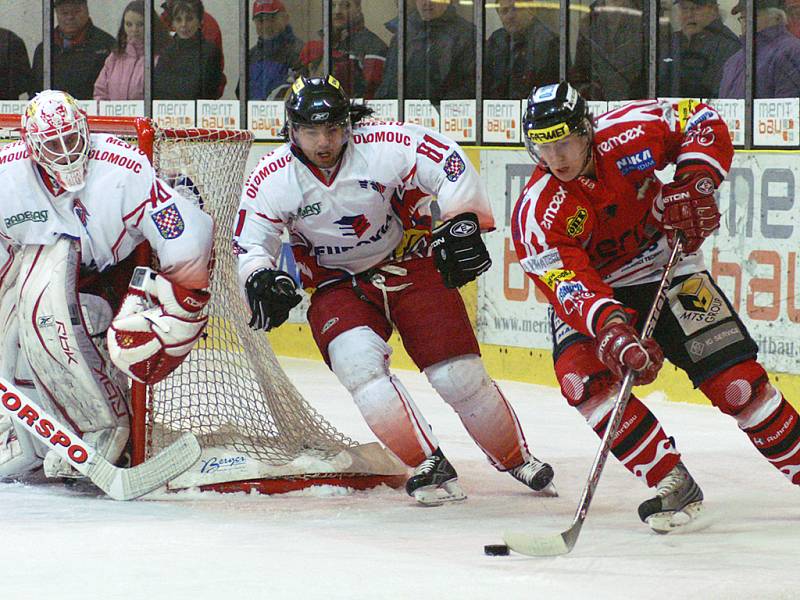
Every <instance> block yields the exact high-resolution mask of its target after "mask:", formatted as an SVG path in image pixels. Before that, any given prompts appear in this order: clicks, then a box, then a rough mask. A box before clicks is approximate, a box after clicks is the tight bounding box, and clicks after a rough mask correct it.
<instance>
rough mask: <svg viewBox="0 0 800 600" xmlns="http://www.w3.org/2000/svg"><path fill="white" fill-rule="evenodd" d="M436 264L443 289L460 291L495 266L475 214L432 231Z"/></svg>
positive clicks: (450, 221) (462, 216) (447, 222)
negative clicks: (482, 237)
mask: <svg viewBox="0 0 800 600" xmlns="http://www.w3.org/2000/svg"><path fill="white" fill-rule="evenodd" d="M432 234H433V239H432V241H431V251H432V252H433V261H434V264H435V265H436V268H437V269H438V271H439V272H440V273H441V274H442V279H444V285H445V286H446V287H449V288H459V287H461V286H462V285H465V284H467V283H469V282H470V281H473V280H474V279H476V278H477V277H478V275H480V274H481V273H483V272H485V271H487V270H488V269H489V267H491V266H492V259H491V257H490V256H489V251H488V250H487V249H486V245H485V244H484V243H483V240H482V239H481V228H480V226H479V225H478V217H477V216H476V215H475V213H462V214H460V215H458V216H456V217H453V218H452V219H449V220H447V221H445V222H444V223H442V224H441V225H439V226H438V227H437V228H436V229H434V230H433V232H432Z"/></svg>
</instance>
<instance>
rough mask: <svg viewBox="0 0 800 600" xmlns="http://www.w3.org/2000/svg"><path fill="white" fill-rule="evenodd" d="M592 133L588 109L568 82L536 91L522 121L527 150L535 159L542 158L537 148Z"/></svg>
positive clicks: (543, 87)
mask: <svg viewBox="0 0 800 600" xmlns="http://www.w3.org/2000/svg"><path fill="white" fill-rule="evenodd" d="M590 131H591V119H590V117H589V107H588V105H587V104H586V101H585V100H584V99H583V98H582V97H581V95H580V94H579V93H578V91H577V90H576V89H575V88H574V87H572V86H571V85H570V84H569V83H567V82H566V81H562V82H561V83H553V84H550V85H543V86H540V87H535V88H533V90H532V91H531V95H530V96H528V107H527V109H526V110H525V116H524V117H523V119H522V132H523V138H524V140H525V147H526V148H527V149H528V152H529V153H530V155H531V156H532V157H533V158H534V160H537V161H538V159H539V156H538V152H537V151H536V149H535V147H536V145H538V144H546V143H548V142H556V141H558V140H560V139H563V138H565V137H567V136H568V135H570V134H571V133H577V134H579V135H586V134H588V133H590Z"/></svg>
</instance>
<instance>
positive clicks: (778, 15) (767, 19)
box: [719, 0, 800, 98]
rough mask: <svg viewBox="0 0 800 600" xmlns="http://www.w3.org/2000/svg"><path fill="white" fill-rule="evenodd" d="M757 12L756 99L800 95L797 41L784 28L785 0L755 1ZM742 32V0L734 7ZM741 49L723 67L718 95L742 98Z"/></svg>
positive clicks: (799, 43)
mask: <svg viewBox="0 0 800 600" xmlns="http://www.w3.org/2000/svg"><path fill="white" fill-rule="evenodd" d="M754 1H755V6H754V10H755V15H756V19H755V20H756V33H755V46H756V60H755V65H754V68H755V73H754V74H753V77H754V78H755V80H756V98H796V97H799V96H800V40H798V39H797V38H796V37H794V36H793V35H792V34H791V33H790V32H789V30H788V29H787V28H786V20H787V18H786V11H784V8H785V6H786V5H785V3H784V0H754ZM731 14H734V15H737V14H738V15H739V24H740V25H741V26H742V35H743V36H744V32H745V26H746V23H745V15H744V2H743V0H739V3H738V4H737V5H736V6H734V7H733V10H731ZM744 62H745V60H744V48H742V49H741V50H739V51H738V52H737V53H736V54H734V55H733V56H731V57H730V58H729V59H728V62H726V63H725V66H724V67H723V69H722V83H720V86H719V96H720V98H744Z"/></svg>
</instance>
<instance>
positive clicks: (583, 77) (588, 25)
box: [0, 0, 800, 104]
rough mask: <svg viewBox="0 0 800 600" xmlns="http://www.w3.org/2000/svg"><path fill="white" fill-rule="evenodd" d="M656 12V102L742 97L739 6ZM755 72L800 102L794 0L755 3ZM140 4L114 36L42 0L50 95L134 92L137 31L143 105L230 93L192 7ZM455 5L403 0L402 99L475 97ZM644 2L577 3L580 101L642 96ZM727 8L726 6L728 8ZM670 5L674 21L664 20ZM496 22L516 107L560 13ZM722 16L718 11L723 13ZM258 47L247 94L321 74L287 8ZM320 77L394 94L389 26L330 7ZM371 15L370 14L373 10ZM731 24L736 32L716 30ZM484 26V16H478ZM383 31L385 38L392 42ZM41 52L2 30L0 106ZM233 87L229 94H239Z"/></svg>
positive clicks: (277, 93) (486, 73)
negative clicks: (378, 28)
mask: <svg viewBox="0 0 800 600" xmlns="http://www.w3.org/2000/svg"><path fill="white" fill-rule="evenodd" d="M673 2H674V6H669V5H668V3H666V2H664V3H662V10H663V11H665V12H663V13H662V14H661V15H659V19H658V23H659V25H658V35H659V44H658V49H659V50H658V51H659V55H658V67H657V79H656V82H657V94H658V95H659V96H668V97H696V98H716V97H719V98H743V97H744V86H745V82H744V72H745V66H744V65H745V56H744V48H743V36H744V33H745V20H744V4H743V2H744V0H739V3H738V4H736V5H735V6H734V7H733V8H732V9H731V15H727V14H723V12H722V9H721V8H720V5H719V4H718V0H673ZM754 2H755V32H754V34H755V41H756V61H755V62H756V77H755V94H756V97H761V98H768V97H774V98H782V97H800V39H798V38H799V37H800V0H754ZM144 4H145V3H144V0H133V1H131V2H129V3H128V4H127V6H125V8H124V10H123V12H122V15H121V17H120V21H119V27H118V30H117V35H116V39H115V38H114V37H112V36H111V35H109V34H108V33H107V32H105V31H103V30H102V29H100V28H98V27H97V26H95V25H94V23H93V22H92V19H91V16H90V14H89V6H88V4H87V0H53V9H54V16H55V27H54V30H53V34H52V44H51V48H52V53H51V54H52V56H51V61H52V62H51V69H50V72H51V87H53V88H57V89H63V90H65V91H67V92H69V93H70V94H72V95H73V96H75V97H76V98H79V99H90V98H94V99H97V100H140V99H142V98H143V97H144V29H145V27H144V25H145V18H149V19H151V23H152V36H153V37H152V39H153V45H152V54H153V61H154V63H153V71H152V75H153V79H152V90H153V97H154V98H156V99H174V100H193V99H215V98H220V97H222V95H223V93H224V91H225V87H226V84H227V81H226V78H225V74H224V68H225V58H224V54H223V47H222V35H223V34H222V31H221V29H220V25H219V23H218V22H217V20H216V19H215V18H214V17H213V16H212V15H211V14H209V13H208V12H207V11H206V10H205V7H204V5H203V2H202V0H166V1H164V2H163V3H162V4H161V5H160V13H159V14H158V15H156V14H155V12H153V13H152V14H150V15H145V13H144ZM457 5H458V3H457V2H456V0H408V6H407V11H406V24H405V36H406V37H405V56H404V57H403V61H404V66H405V86H404V87H405V97H406V98H411V99H429V100H431V102H433V103H434V104H437V103H439V102H440V101H441V100H444V99H463V98H472V97H474V95H475V82H476V81H475V77H476V69H475V64H476V59H475V57H476V52H475V34H476V28H475V25H474V24H473V23H472V22H471V21H470V20H468V19H467V18H464V17H465V15H466V16H469V12H468V11H466V12H465V11H463V10H459V8H458V6H457ZM649 5H650V3H649V0H592V1H591V2H590V3H589V4H584V5H582V6H583V7H584V9H585V14H583V16H582V17H581V18H580V20H579V22H578V23H577V39H576V47H575V50H574V53H573V55H572V56H571V57H570V63H569V64H568V65H567V73H568V78H569V79H570V80H571V82H572V83H573V84H574V85H575V86H576V87H578V89H579V90H581V91H582V92H583V94H584V95H585V96H586V97H587V98H588V99H593V100H628V99H637V98H645V97H647V96H648V75H649V64H648V56H649V52H648V50H649V49H650V43H651V42H650V39H649V22H650V19H649V16H648V13H647V11H648V10H649ZM727 6H730V5H729V4H728V5H727ZM670 9H672V10H673V17H669V15H668V11H669V10H670ZM488 10H495V11H496V17H497V20H495V21H494V22H498V21H499V24H500V26H499V27H496V28H494V30H493V31H490V32H487V33H488V37H487V39H486V42H485V46H484V52H483V72H482V86H483V92H482V93H483V97H484V98H489V99H520V98H524V97H525V96H526V95H527V94H528V93H529V91H530V89H531V88H532V87H533V86H534V85H540V84H544V83H547V82H552V81H557V80H558V79H559V48H560V45H559V33H558V9H557V6H556V5H553V4H552V3H546V2H527V1H521V0H497V2H496V3H495V4H493V8H492V9H489V8H487V11H488ZM727 10H728V9H727V8H726V9H725V12H726V13H727ZM251 15H252V21H253V28H254V31H255V32H256V34H257V39H256V40H255V43H254V44H253V45H252V47H251V48H250V49H249V52H248V71H247V75H248V79H247V89H246V94H247V98H248V99H250V100H267V99H277V100H282V99H283V97H284V96H285V94H286V92H287V90H288V88H289V86H290V84H291V82H292V81H293V80H294V78H295V77H297V76H298V75H300V74H304V75H315V74H322V69H323V64H322V61H323V54H324V51H323V50H324V49H323V35H322V32H321V31H319V32H316V33H315V34H314V35H313V36H312V39H308V40H303V39H301V38H300V37H299V36H298V35H297V34H296V32H295V30H293V28H292V15H291V14H290V11H289V10H287V6H286V4H285V3H284V0H252V4H251ZM331 16H332V18H331V36H330V39H331V65H330V70H331V72H332V73H333V74H334V76H335V77H336V78H337V79H339V81H340V82H341V83H342V85H343V87H344V88H345V90H346V91H347V92H348V93H349V94H350V95H351V96H352V97H356V98H366V99H370V98H396V97H397V74H398V52H397V48H398V39H397V30H398V18H397V17H395V18H393V19H390V20H388V21H387V22H385V23H384V27H385V31H384V32H383V35H384V38H385V39H389V37H390V35H391V38H390V44H389V46H388V47H387V45H386V43H385V42H384V40H383V39H382V38H381V36H380V35H378V33H376V32H375V31H372V30H370V29H369V28H367V26H366V25H365V20H364V12H363V7H362V0H332V15H331ZM373 17H374V15H373ZM735 18H738V21H739V25H740V27H741V32H739V33H734V31H732V30H731V29H730V28H729V27H728V26H726V25H725V20H726V19H727V20H728V22H733V19H735ZM487 22H488V12H487ZM389 34H390V35H389ZM43 54H44V53H43V44H41V43H40V44H38V45H37V47H36V48H35V51H34V53H33V62H32V64H30V63H29V62H28V52H27V49H26V47H25V43H24V42H23V40H22V39H21V38H20V37H19V36H18V35H17V34H16V33H14V32H12V31H10V30H8V29H3V28H0V99H3V100H14V99H19V98H20V97H21V96H24V95H25V94H28V95H32V94H34V93H36V92H38V91H40V89H41V86H42V82H43ZM241 86H242V82H239V83H238V84H237V85H236V89H235V93H236V95H237V97H238V96H239V95H240V93H242V90H241Z"/></svg>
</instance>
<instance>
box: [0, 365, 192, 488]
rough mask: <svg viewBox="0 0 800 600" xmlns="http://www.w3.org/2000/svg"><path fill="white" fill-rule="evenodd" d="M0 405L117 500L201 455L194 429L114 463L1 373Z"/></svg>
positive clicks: (170, 476) (174, 474)
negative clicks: (149, 452) (124, 463)
mask: <svg viewBox="0 0 800 600" xmlns="http://www.w3.org/2000/svg"><path fill="white" fill-rule="evenodd" d="M0 394H2V396H0V408H2V410H3V411H4V412H5V413H6V414H8V415H9V416H10V417H11V418H12V419H13V420H14V422H15V423H18V424H19V425H21V426H22V427H24V428H25V429H27V430H28V431H30V432H31V433H32V434H33V436H34V437H35V438H36V439H38V440H39V441H40V442H41V443H43V444H44V445H45V446H47V447H48V448H49V449H52V450H54V451H55V452H56V453H57V454H58V455H59V456H61V457H62V458H64V459H65V460H66V461H68V462H69V464H71V465H72V466H73V467H75V469H77V470H78V471H79V472H80V473H82V474H84V475H86V476H87V477H88V478H89V479H91V480H92V483H94V484H95V485H96V486H97V487H99V488H100V489H101V490H103V491H104V492H105V493H106V494H107V495H108V496H109V497H111V498H113V499H114V500H133V499H135V498H139V497H140V496H144V495H145V494H147V493H148V492H152V491H153V490H154V489H156V488H158V487H161V486H162V485H164V484H165V483H167V482H168V481H170V480H172V479H174V478H175V477H177V476H178V475H180V474H181V473H183V472H184V471H186V470H187V469H188V468H189V467H191V466H192V465H193V464H194V463H195V462H197V459H199V458H200V444H199V443H198V442H197V438H196V437H195V436H194V435H193V434H191V433H184V434H183V435H182V436H181V437H179V438H178V440H177V441H175V442H173V443H172V444H171V445H169V446H167V447H166V448H164V449H163V450H162V451H161V452H159V453H158V454H156V455H155V456H154V457H153V458H151V459H149V460H146V461H145V462H143V463H142V464H140V465H137V466H135V467H131V468H130V469H124V468H120V467H115V466H114V465H112V464H111V463H110V462H108V461H107V460H106V459H105V458H103V457H102V456H101V455H100V454H99V453H98V452H97V451H96V450H95V449H94V448H92V447H91V446H90V445H89V444H87V443H86V442H84V441H83V440H82V439H81V438H80V437H79V436H78V435H76V434H74V433H73V432H72V431H70V430H69V428H68V427H66V426H64V424H63V423H61V422H59V421H58V419H56V418H55V417H53V415H51V414H49V413H48V412H47V411H44V410H42V408H41V407H39V406H37V404H36V403H35V402H33V401H32V400H31V399H30V398H28V397H27V396H26V395H25V393H24V392H22V391H20V389H19V388H17V387H16V386H14V385H13V384H11V383H10V382H9V381H8V380H7V379H4V378H2V377H0Z"/></svg>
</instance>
